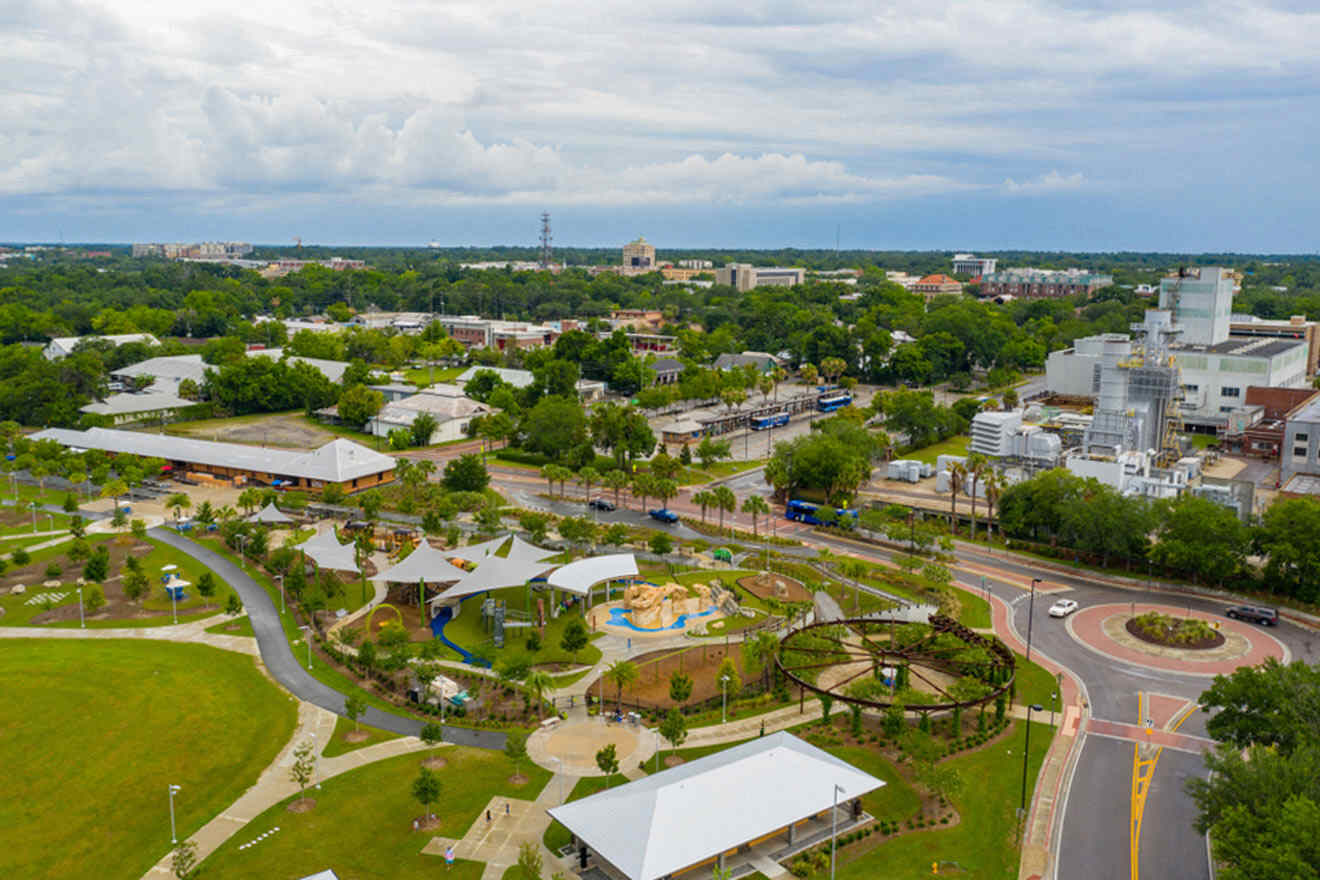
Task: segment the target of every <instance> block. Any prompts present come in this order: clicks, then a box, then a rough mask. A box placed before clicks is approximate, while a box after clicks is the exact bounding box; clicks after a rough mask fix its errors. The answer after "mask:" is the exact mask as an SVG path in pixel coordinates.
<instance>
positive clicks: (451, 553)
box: [445, 534, 509, 562]
mask: <svg viewBox="0 0 1320 880" xmlns="http://www.w3.org/2000/svg"><path fill="white" fill-rule="evenodd" d="M507 540H509V536H508V535H507V534H504V535H500V536H499V537H498V538H491V539H490V540H489V541H482V542H481V543H480V544H469V545H468V546H466V547H455V548H454V549H452V550H446V551H445V556H447V557H449V558H450V559H463V560H466V561H468V562H480V561H481V560H483V559H485V558H486V557H487V556H489V555H491V554H492V553H494V552H495V551H496V550H498V549H500V547H502V546H504V542H505V541H507Z"/></svg>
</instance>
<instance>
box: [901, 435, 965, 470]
mask: <svg viewBox="0 0 1320 880" xmlns="http://www.w3.org/2000/svg"><path fill="white" fill-rule="evenodd" d="M971 439H972V438H970V437H967V436H964V435H959V436H957V437H950V438H949V439H948V440H944V441H942V442H940V443H936V444H934V445H933V446H927V447H926V448H925V449H917V450H914V451H912V452H907V453H904V454H903V458H904V459H906V460H912V461H924V462H926V463H927V464H935V461H936V459H938V458H939V457H940V456H941V455H966V454H967V444H968V443H970V442H971Z"/></svg>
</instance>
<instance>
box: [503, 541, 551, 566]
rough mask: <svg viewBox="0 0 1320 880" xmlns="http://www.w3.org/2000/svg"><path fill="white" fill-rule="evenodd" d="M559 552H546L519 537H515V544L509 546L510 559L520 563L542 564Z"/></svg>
mask: <svg viewBox="0 0 1320 880" xmlns="http://www.w3.org/2000/svg"><path fill="white" fill-rule="evenodd" d="M558 552H559V551H558V550H545V549H543V548H541V547H537V546H536V545H535V544H528V543H527V542H526V541H524V540H523V539H522V538H520V537H518V536H517V535H514V536H513V543H512V544H510V545H509V559H512V560H516V561H518V562H541V561H542V560H545V559H549V558H550V557H551V556H554V555H555V554H557V553H558Z"/></svg>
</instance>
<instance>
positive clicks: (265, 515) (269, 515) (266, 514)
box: [248, 501, 293, 523]
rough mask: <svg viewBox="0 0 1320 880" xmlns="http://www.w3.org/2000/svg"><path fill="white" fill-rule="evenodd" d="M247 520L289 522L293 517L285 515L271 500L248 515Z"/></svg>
mask: <svg viewBox="0 0 1320 880" xmlns="http://www.w3.org/2000/svg"><path fill="white" fill-rule="evenodd" d="M248 522H255V523H291V522H293V518H292V517H289V516H285V515H284V512H283V511H282V510H280V509H279V508H278V507H276V506H275V502H274V501H272V502H270V503H269V504H267V505H266V506H265V507H263V508H261V510H258V511H257V512H256V513H254V514H252V515H251V516H249V517H248Z"/></svg>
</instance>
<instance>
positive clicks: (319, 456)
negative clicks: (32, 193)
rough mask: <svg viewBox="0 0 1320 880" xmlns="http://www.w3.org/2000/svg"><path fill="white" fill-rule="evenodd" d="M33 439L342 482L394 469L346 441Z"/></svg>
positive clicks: (141, 436)
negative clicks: (288, 444) (283, 445)
mask: <svg viewBox="0 0 1320 880" xmlns="http://www.w3.org/2000/svg"><path fill="white" fill-rule="evenodd" d="M32 437H33V439H34V440H54V441H55V442H57V443H59V444H61V445H63V446H70V447H77V448H79V449H100V450H102V451H104V452H111V453H115V454H129V455H141V456H146V457H152V458H163V459H166V460H168V461H180V462H186V463H189V464H200V465H208V466H210V467H226V468H234V469H237V470H246V471H253V472H256V473H267V474H273V475H275V476H281V477H302V478H303V479H308V480H321V481H323V482H328V483H343V482H347V481H349V480H355V479H358V478H360V477H365V476H369V475H371V474H379V473H383V472H385V471H391V470H394V459H393V458H391V457H390V456H388V455H383V454H381V453H379V452H375V451H373V450H371V449H368V448H367V447H365V446H361V445H359V444H357V443H354V442H353V441H351V440H345V439H343V438H342V437H341V438H337V439H335V440H332V441H330V442H329V443H327V444H325V445H324V446H322V447H321V448H320V449H314V450H312V451H310V452H307V451H298V450H292V449H268V448H265V447H261V446H247V445H244V444H242V443H217V442H215V441H213V440H194V439H192V438H190V437H174V436H171V435H169V434H147V433H143V432H140V431H114V430H110V429H109V428H91V429H89V430H86V431H74V430H71V429H68V428H47V429H46V430H44V431H38V432H37V433H36V434H33V435H32Z"/></svg>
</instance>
